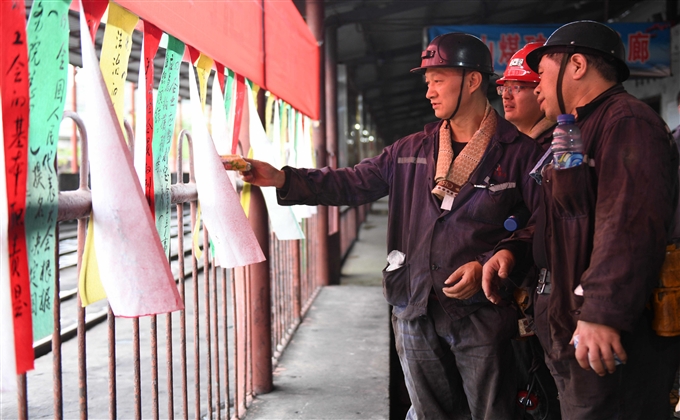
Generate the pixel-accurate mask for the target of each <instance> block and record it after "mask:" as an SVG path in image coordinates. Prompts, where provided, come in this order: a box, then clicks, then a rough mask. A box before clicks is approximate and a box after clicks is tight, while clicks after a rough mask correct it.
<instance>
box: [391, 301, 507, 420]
mask: <svg viewBox="0 0 680 420" xmlns="http://www.w3.org/2000/svg"><path fill="white" fill-rule="evenodd" d="M392 325H393V328H394V335H395V342H396V348H397V353H398V354H399V360H400V362H401V367H402V369H403V371H404V377H405V379H406V388H407V389H408V393H409V396H410V398H411V408H410V410H409V411H408V414H407V416H406V418H407V419H409V420H416V419H417V420H424V419H470V418H472V419H499V420H500V419H511V418H512V417H513V412H514V410H515V407H516V405H515V395H516V388H515V378H514V369H515V368H514V362H513V353H512V347H511V344H510V339H511V338H512V337H514V336H515V334H516V332H517V311H516V309H515V308H514V307H511V306H508V307H499V306H496V305H491V304H490V305H488V306H484V307H482V308H481V309H479V310H477V311H475V312H473V313H472V314H470V315H468V316H466V317H464V318H462V319H458V320H452V319H451V318H450V317H449V316H448V314H446V312H444V310H443V308H442V307H441V304H439V301H438V300H436V298H433V297H431V298H430V300H429V302H428V311H427V315H424V316H421V317H418V318H416V319H414V320H410V321H407V320H402V319H399V318H397V317H395V316H392Z"/></svg>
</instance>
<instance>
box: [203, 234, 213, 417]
mask: <svg viewBox="0 0 680 420" xmlns="http://www.w3.org/2000/svg"><path fill="white" fill-rule="evenodd" d="M210 272H211V270H210V238H209V236H208V229H207V227H206V226H205V225H204V226H203V298H204V300H203V302H204V306H205V308H204V311H205V349H206V361H205V371H206V377H205V383H206V393H207V398H208V400H207V402H206V403H207V410H206V417H207V418H208V419H209V420H210V419H212V353H211V352H212V346H211V334H210V331H211V328H210V311H211V305H210Z"/></svg>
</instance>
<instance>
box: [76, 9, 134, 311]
mask: <svg viewBox="0 0 680 420" xmlns="http://www.w3.org/2000/svg"><path fill="white" fill-rule="evenodd" d="M87 3H89V4H87V8H86V10H85V12H86V13H85V14H86V18H87V19H88V21H89V23H88V27H89V29H90V30H91V31H92V30H93V28H95V27H96V26H95V25H94V20H95V19H96V18H97V15H98V13H100V12H101V4H99V3H97V2H92V1H91V2H87ZM138 20H139V18H138V17H137V16H135V15H133V14H132V13H130V12H128V11H127V10H125V9H123V8H122V7H120V6H118V5H117V4H115V3H110V4H109V14H108V19H107V24H106V29H105V30H104V40H103V42H102V52H101V58H100V62H99V66H100V68H101V73H102V76H103V78H104V81H105V82H106V87H107V89H108V92H109V95H110V97H111V102H112V104H113V107H114V109H115V112H116V116H117V119H118V124H120V126H121V130H123V131H124V128H123V127H124V126H123V120H124V118H123V107H124V99H125V98H124V94H125V89H124V86H125V79H126V76H127V68H128V62H129V59H130V52H131V51H132V31H133V30H134V28H135V25H136V24H137V21H138ZM91 35H92V39H94V32H92V33H91ZM95 216H96V215H90V221H89V226H88V229H87V238H86V239H85V250H84V252H83V264H82V267H81V270H80V277H79V279H78V288H79V290H80V300H81V303H82V304H83V306H87V305H89V304H91V303H94V302H96V301H99V300H101V299H104V298H105V297H106V293H105V291H104V290H105V289H104V287H103V285H102V282H101V278H100V273H101V270H100V268H99V267H98V263H99V261H98V258H97V251H96V249H95V246H94V241H95V237H94V236H95V235H96V233H95V230H94V229H93V227H92V225H93V224H94V217H95Z"/></svg>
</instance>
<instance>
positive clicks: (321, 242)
mask: <svg viewBox="0 0 680 420" xmlns="http://www.w3.org/2000/svg"><path fill="white" fill-rule="evenodd" d="M305 14H306V15H307V25H308V26H309V29H310V30H311V32H312V34H313V35H314V37H315V38H316V40H317V42H318V44H319V46H320V48H319V63H318V69H319V86H317V89H318V90H319V122H318V125H315V126H314V127H313V130H312V141H313V144H314V154H315V155H316V162H317V167H319V168H323V167H324V166H326V165H328V159H327V158H328V156H327V155H328V153H327V147H326V123H325V119H326V95H325V87H326V82H325V66H324V62H325V54H324V4H323V2H321V1H318V0H306V1H305ZM316 217H317V220H318V223H317V232H316V235H317V250H316V251H317V254H316V255H317V258H316V267H317V285H318V286H327V285H328V284H329V266H328V207H326V206H319V207H318V212H317V215H316Z"/></svg>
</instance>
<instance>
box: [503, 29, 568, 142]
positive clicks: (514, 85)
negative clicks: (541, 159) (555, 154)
mask: <svg viewBox="0 0 680 420" xmlns="http://www.w3.org/2000/svg"><path fill="white" fill-rule="evenodd" d="M541 46H543V44H542V43H540V42H530V43H528V44H526V45H525V46H524V47H522V49H520V50H519V51H517V52H516V53H515V54H514V55H513V56H512V57H511V58H510V61H509V62H508V65H507V67H506V68H505V72H503V77H501V78H500V79H498V80H497V81H496V84H497V85H498V87H497V88H496V90H497V91H498V94H499V95H500V96H501V97H502V98H503V110H504V111H505V119H506V120H508V121H510V122H511V123H513V124H515V126H517V128H518V129H519V131H521V132H522V133H524V134H526V135H528V136H529V137H531V138H533V139H534V140H536V141H537V142H538V144H540V145H541V147H543V149H547V148H548V146H550V141H551V139H552V130H553V128H554V127H555V122H554V121H552V120H549V119H547V118H545V113H544V112H543V111H541V108H540V107H539V105H538V101H537V100H536V95H535V94H534V89H536V86H538V82H540V81H541V78H540V77H538V73H537V72H535V71H533V70H531V69H530V68H529V65H528V64H527V61H526V58H527V54H529V53H530V52H532V51H533V50H535V49H536V48H538V47H541Z"/></svg>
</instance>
